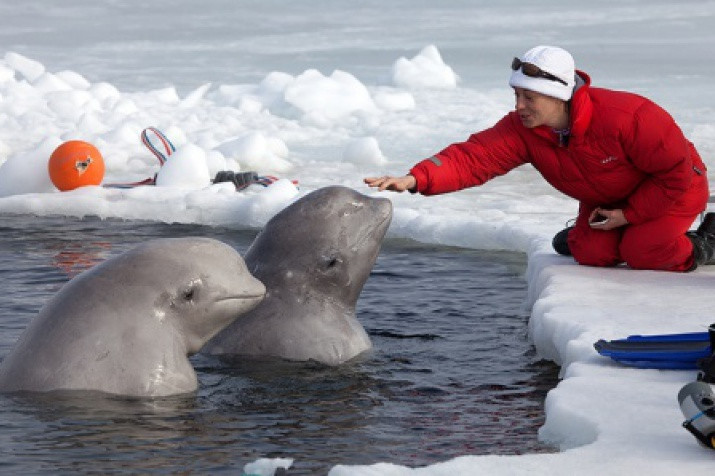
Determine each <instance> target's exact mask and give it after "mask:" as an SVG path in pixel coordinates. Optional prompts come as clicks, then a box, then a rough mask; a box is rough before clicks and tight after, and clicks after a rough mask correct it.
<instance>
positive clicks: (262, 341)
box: [202, 186, 392, 365]
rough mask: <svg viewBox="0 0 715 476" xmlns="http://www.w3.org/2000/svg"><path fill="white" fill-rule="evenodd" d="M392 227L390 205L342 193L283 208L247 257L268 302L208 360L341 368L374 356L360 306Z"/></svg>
mask: <svg viewBox="0 0 715 476" xmlns="http://www.w3.org/2000/svg"><path fill="white" fill-rule="evenodd" d="M391 220H392V202H390V201H389V200H388V199H386V198H374V197H369V196H366V195H363V194H361V193H359V192H357V191H355V190H353V189H351V188H348V187H342V186H330V187H325V188H320V189H318V190H315V191H313V192H311V193H309V194H307V195H305V196H303V197H302V198H300V199H298V200H297V201H295V202H294V203H292V204H291V205H289V206H287V207H286V208H284V209H283V210H282V211H280V212H279V213H278V214H276V215H275V216H274V217H273V218H271V219H270V220H269V221H268V223H267V224H266V226H265V227H264V228H263V229H262V230H261V232H260V233H259V234H258V235H257V236H256V238H255V240H254V241H253V243H252V244H251V246H250V247H249V249H248V250H247V251H246V253H245V255H244V259H245V260H246V265H247V266H248V269H249V270H250V271H251V273H252V274H253V275H254V276H255V277H256V278H258V279H259V280H260V281H261V282H263V283H264V284H265V285H266V298H265V299H264V300H263V301H262V302H261V303H260V304H259V305H258V306H256V308H255V309H253V310H252V311H250V312H248V313H246V314H245V315H244V316H242V317H241V319H238V320H236V321H234V322H233V323H232V324H231V325H230V326H228V327H227V328H226V329H224V330H222V331H221V332H220V333H219V334H218V335H216V337H214V338H213V339H211V341H209V343H208V344H206V346H205V347H204V349H203V350H202V353H208V354H212V355H216V356H220V357H223V358H225V359H230V358H234V357H240V358H246V357H249V358H256V359H265V358H268V359H271V358H280V359H286V360H293V361H308V360H313V361H317V362H321V363H323V364H327V365H339V364H342V363H344V362H346V361H348V360H350V359H353V358H354V357H356V356H358V355H359V354H361V353H363V352H365V351H367V350H369V349H370V348H371V347H372V344H371V342H370V338H369V337H368V335H367V333H366V332H365V329H364V328H363V326H362V325H361V324H360V322H359V321H358V320H357V317H356V315H355V306H356V303H357V300H358V297H359V296H360V293H361V291H362V288H363V286H364V284H365V282H366V281H367V279H368V277H369V275H370V272H371V270H372V267H373V265H374V264H375V261H376V260H377V256H378V253H379V251H380V247H381V245H382V241H383V238H384V237H385V233H386V232H387V228H388V226H389V225H390V221H391Z"/></svg>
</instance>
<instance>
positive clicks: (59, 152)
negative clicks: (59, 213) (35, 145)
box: [47, 140, 104, 192]
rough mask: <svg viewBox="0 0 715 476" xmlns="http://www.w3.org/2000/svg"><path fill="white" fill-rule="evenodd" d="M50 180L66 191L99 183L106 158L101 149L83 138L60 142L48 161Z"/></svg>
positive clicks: (102, 175) (102, 176)
mask: <svg viewBox="0 0 715 476" xmlns="http://www.w3.org/2000/svg"><path fill="white" fill-rule="evenodd" d="M47 169H48V171H49V174H50V180H51V181H52V183H53V184H54V186H55V187H57V189H58V190H60V191H62V192H65V191H67V190H74V189H76V188H78V187H84V186H86V185H99V184H101V183H102V179H103V178H104V158H103V157H102V154H101V153H100V152H99V150H98V149H97V148H96V147H95V146H93V145H92V144H90V143H89V142H84V141H81V140H71V141H67V142H64V143H62V144H60V145H59V146H58V147H57V148H56V149H55V150H54V152H52V155H50V160H49V161H48V162H47Z"/></svg>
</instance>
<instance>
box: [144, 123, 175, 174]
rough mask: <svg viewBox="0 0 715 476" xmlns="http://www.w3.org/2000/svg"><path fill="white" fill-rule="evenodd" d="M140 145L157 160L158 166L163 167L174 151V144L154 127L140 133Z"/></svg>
mask: <svg viewBox="0 0 715 476" xmlns="http://www.w3.org/2000/svg"><path fill="white" fill-rule="evenodd" d="M142 143H143V144H144V145H145V146H146V147H147V149H149V151H151V153H152V154H154V156H155V157H156V158H157V159H158V160H159V164H160V165H164V163H165V162H166V161H167V160H168V159H169V156H170V155H171V154H173V153H174V152H175V151H176V147H174V144H172V143H171V141H170V140H169V138H168V137H166V136H165V135H164V133H163V132H161V131H160V130H159V129H157V128H156V127H147V128H146V129H144V130H143V131H142Z"/></svg>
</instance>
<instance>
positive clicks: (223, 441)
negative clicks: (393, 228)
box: [0, 216, 557, 474]
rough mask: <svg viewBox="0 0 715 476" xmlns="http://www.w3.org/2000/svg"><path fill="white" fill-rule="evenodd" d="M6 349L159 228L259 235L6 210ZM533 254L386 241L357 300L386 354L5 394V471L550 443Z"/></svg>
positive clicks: (477, 450) (236, 464)
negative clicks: (72, 281)
mask: <svg viewBox="0 0 715 476" xmlns="http://www.w3.org/2000/svg"><path fill="white" fill-rule="evenodd" d="M0 219H1V220H2V221H1V222H0V275H1V276H2V284H3V289H4V293H3V296H4V299H2V301H1V302H0V330H1V332H0V357H4V356H5V355H7V353H8V352H9V350H10V348H11V346H12V345H13V343H14V342H15V340H16V339H17V337H18V336H19V335H20V333H21V332H22V330H23V329H24V328H25V326H26V324H27V322H28V320H29V319H31V317H32V316H33V315H34V314H35V313H36V312H37V311H38V310H39V308H40V307H41V306H42V304H43V303H44V302H45V301H46V300H47V299H48V297H49V296H51V295H52V294H53V293H55V292H56V291H57V290H58V289H59V288H60V287H61V286H62V284H63V283H64V282H66V281H67V280H68V279H69V278H70V277H71V276H73V275H75V274H77V273H78V272H80V271H81V270H83V269H86V268H87V267H89V266H91V265H93V264H94V263H97V262H99V261H101V260H103V259H106V258H107V257H108V256H111V255H114V254H117V253H119V252H122V251H124V250H126V249H129V248H130V247H132V246H133V245H135V244H137V243H139V242H142V241H145V240H147V239H151V238H157V237H166V236H187V235H202V236H212V237H214V238H217V239H220V240H223V241H225V242H228V243H230V244H232V245H233V246H235V247H236V248H237V249H238V250H239V251H240V252H242V253H243V252H244V251H245V250H246V248H247V247H248V245H249V244H250V242H251V240H252V239H253V237H254V232H251V231H236V230H229V229H219V228H209V227H200V226H186V225H163V224H155V223H141V222H123V221H116V220H105V221H100V220H98V219H93V218H87V219H84V220H77V219H68V218H37V217H13V216H4V217H0ZM523 267H524V258H523V256H522V255H518V254H514V253H493V252H489V253H488V252H480V251H474V250H462V249H456V248H447V247H435V246H425V245H419V244H416V243H413V242H402V241H396V240H388V241H386V242H385V244H384V246H383V249H382V252H381V255H380V258H379V259H378V262H377V264H376V266H375V268H374V270H373V274H372V275H371V277H370V279H369V280H368V283H367V284H366V286H365V289H364V291H363V294H362V297H361V299H360V302H359V303H358V309H359V319H360V321H361V322H362V323H363V325H364V326H365V328H366V329H367V330H368V332H369V334H370V335H371V337H372V340H373V344H374V346H375V351H374V352H373V353H372V354H371V355H369V356H367V357H366V358H365V359H363V360H361V361H360V362H356V363H353V364H350V365H346V366H343V367H340V368H326V367H323V366H319V365H317V364H310V363H309V364H297V363H261V364H258V363H255V362H254V363H242V364H235V365H228V364H224V363H221V362H219V361H217V360H214V359H213V358H210V357H205V356H201V355H199V356H194V357H193V358H192V362H193V363H194V366H195V367H196V369H197V373H198V376H199V382H200V383H199V390H198V392H197V394H196V395H191V396H182V397H173V398H162V399H154V400H129V399H125V398H119V397H107V396H101V395H96V394H95V395H92V394H89V395H87V394H84V395H77V394H73V395H62V394H49V395H34V396H27V395H25V396H19V395H13V396H8V395H6V396H0V472H3V473H14V474H20V473H38V472H59V473H70V472H72V473H74V472H80V473H88V472H89V473H105V474H107V473H109V474H112V473H146V472H158V473H176V472H179V473H184V472H192V473H203V474H206V473H211V474H215V473H228V474H240V472H241V469H242V468H243V465H244V464H246V463H248V462H251V461H254V460H256V459H258V458H261V457H270V458H273V457H290V458H294V459H295V462H294V464H293V467H292V468H291V470H290V471H289V473H288V474H325V473H327V471H328V470H329V468H330V467H331V466H333V465H335V464H338V463H346V464H367V463H374V462H378V461H389V462H393V463H398V464H404V465H409V466H421V465H427V464H431V463H435V462H439V461H445V460H448V459H451V458H453V457H456V456H460V455H464V454H521V453H530V452H545V451H551V449H550V448H548V447H545V446H544V445H542V444H541V443H539V442H538V441H537V438H536V432H537V429H538V427H539V426H540V425H541V424H542V423H543V400H544V397H545V394H546V392H547V391H548V389H550V388H552V387H553V386H554V385H555V384H556V381H557V368H556V367H555V366H554V365H552V364H549V363H546V362H542V361H539V359H538V358H537V357H536V356H535V353H534V351H533V349H532V347H531V346H530V344H529V343H528V340H527V335H526V333H527V331H526V328H527V326H526V322H527V317H528V313H527V312H526V311H525V310H524V309H523V305H524V299H525V295H526V283H525V282H524V280H523V278H522V274H523Z"/></svg>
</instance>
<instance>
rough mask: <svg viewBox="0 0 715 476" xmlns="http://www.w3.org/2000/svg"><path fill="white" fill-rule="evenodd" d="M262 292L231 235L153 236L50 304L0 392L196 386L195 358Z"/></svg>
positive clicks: (2, 371) (16, 353)
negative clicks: (226, 237) (225, 237)
mask: <svg viewBox="0 0 715 476" xmlns="http://www.w3.org/2000/svg"><path fill="white" fill-rule="evenodd" d="M264 295H265V287H264V286H263V284H262V283H261V282H260V281H258V280H257V279H256V278H254V277H253V276H252V275H251V274H250V273H249V271H248V269H247V268H246V265H245V262H244V261H243V259H242V258H241V256H240V255H239V253H238V252H237V251H236V250H235V249H233V248H232V247H231V246H229V245H227V244H225V243H222V242H220V241H217V240H215V239H211V238H165V239H156V240H152V241H148V242H146V243H143V244H141V245H139V246H137V247H135V248H133V249H131V250H129V251H127V252H125V253H122V254H120V255H118V256H115V257H113V258H110V259H108V260H106V261H104V262H103V263H100V264H98V265H96V266H95V267H93V268H91V269H88V270H86V271H84V272H82V273H80V274H79V275H77V276H76V277H74V278H73V279H72V280H70V281H69V282H68V283H66V284H65V285H64V286H63V287H62V288H61V289H60V290H59V291H58V292H57V294H55V295H54V296H53V297H52V298H51V299H50V300H49V301H48V302H47V303H46V304H45V305H44V306H43V308H42V309H41V310H40V312H39V314H38V315H37V316H35V317H34V318H33V319H32V321H31V322H30V324H29V325H28V327H27V328H26V329H25V331H24V333H23V334H22V335H21V336H20V338H19V339H18V341H17V343H16V344H15V346H14V347H13V349H12V350H11V351H10V353H9V355H8V356H6V357H5V358H4V359H3V361H2V363H0V391H1V392H17V391H29V392H48V391H55V390H73V391H74V390H78V391H98V392H104V393H108V394H116V395H124V396H131V397H159V396H168V395H175V394H183V393H190V392H193V391H194V390H196V388H197V377H196V373H195V371H194V369H193V367H192V365H191V363H190V362H189V359H188V356H190V355H192V354H194V353H196V352H198V351H199V349H200V348H201V347H202V346H203V345H204V344H205V343H206V342H207V341H208V340H209V339H211V337H213V336H214V335H216V333H217V332H219V331H220V330H221V329H223V328H224V327H226V326H227V325H229V324H230V323H231V322H232V321H233V320H235V319H237V318H239V317H240V316H241V315H242V314H244V313H245V312H246V311H248V310H250V309H252V308H253V307H255V306H256V305H257V304H258V303H259V302H260V301H261V299H263V297H264Z"/></svg>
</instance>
